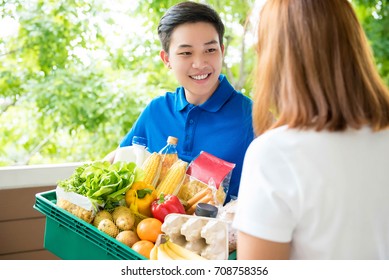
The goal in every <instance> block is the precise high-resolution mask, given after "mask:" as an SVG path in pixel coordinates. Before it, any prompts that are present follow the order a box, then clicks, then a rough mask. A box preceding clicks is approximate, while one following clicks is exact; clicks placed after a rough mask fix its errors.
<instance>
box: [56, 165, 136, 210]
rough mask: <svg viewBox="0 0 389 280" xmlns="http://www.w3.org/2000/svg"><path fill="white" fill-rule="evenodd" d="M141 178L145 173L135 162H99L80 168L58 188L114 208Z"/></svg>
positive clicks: (59, 184) (59, 183)
mask: <svg viewBox="0 0 389 280" xmlns="http://www.w3.org/2000/svg"><path fill="white" fill-rule="evenodd" d="M141 176H143V172H142V171H141V170H140V169H138V168H136V164H135V163H133V162H129V163H127V162H121V161H119V162H116V163H114V164H111V163H109V162H108V161H97V162H93V163H86V164H83V165H82V166H79V167H78V168H76V170H75V171H74V173H73V174H72V175H71V176H70V177H69V178H68V179H66V180H61V181H59V182H58V186H59V187H62V188H63V189H64V190H65V191H67V192H75V193H78V194H80V195H83V196H86V197H88V198H89V199H90V200H91V201H92V202H93V203H97V204H99V205H103V206H104V208H113V207H114V206H115V205H118V204H120V202H121V201H123V200H124V196H125V193H126V192H127V191H128V190H129V189H130V188H131V186H132V184H133V182H135V181H138V180H140V179H141V178H140V177H141Z"/></svg>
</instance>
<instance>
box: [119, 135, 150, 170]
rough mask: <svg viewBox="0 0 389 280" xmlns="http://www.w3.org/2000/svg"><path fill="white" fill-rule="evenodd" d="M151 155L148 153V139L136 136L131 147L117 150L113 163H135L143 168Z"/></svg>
mask: <svg viewBox="0 0 389 280" xmlns="http://www.w3.org/2000/svg"><path fill="white" fill-rule="evenodd" d="M149 155H150V153H149V152H148V151H147V139H146V138H143V137H140V136H134V137H133V138H132V145H131V146H126V147H120V148H118V149H117V151H116V155H115V159H114V161H113V163H115V162H118V161H125V162H135V164H136V165H137V166H141V165H142V164H143V162H144V161H145V160H146V158H147V157H148V156H149Z"/></svg>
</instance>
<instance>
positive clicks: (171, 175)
mask: <svg viewBox="0 0 389 280" xmlns="http://www.w3.org/2000/svg"><path fill="white" fill-rule="evenodd" d="M187 167H188V163H187V162H185V161H183V160H180V159H179V160H177V161H176V162H175V163H174V164H173V165H172V166H171V167H170V168H169V170H168V172H167V173H166V176H165V177H164V178H163V179H162V181H161V183H159V185H158V187H157V188H156V191H157V197H159V196H160V194H161V193H163V194H174V195H176V194H177V193H178V191H179V189H180V187H181V185H182V182H183V181H184V179H185V173H186V168H187Z"/></svg>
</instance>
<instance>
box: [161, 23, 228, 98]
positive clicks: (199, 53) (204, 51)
mask: <svg viewBox="0 0 389 280" xmlns="http://www.w3.org/2000/svg"><path fill="white" fill-rule="evenodd" d="M223 52H224V46H223V47H220V42H219V36H218V33H217V31H216V29H215V28H214V27H213V25H212V24H210V23H205V22H197V23H186V24H182V25H179V26H178V27H176V28H175V29H174V31H173V33H172V35H171V40H170V48H169V53H166V52H165V51H163V50H162V51H161V54H160V55H161V58H162V60H163V61H164V63H165V64H166V65H167V66H168V67H169V68H171V70H172V72H173V74H174V75H175V77H176V79H177V80H178V82H179V83H180V84H181V85H182V86H183V87H184V88H185V96H186V99H187V101H188V102H189V103H192V104H195V105H199V104H202V103H204V102H205V101H206V100H207V99H208V98H209V97H210V96H211V95H212V94H213V92H214V91H215V90H216V88H217V87H218V85H219V80H218V78H219V75H220V73H221V68H222V62H223Z"/></svg>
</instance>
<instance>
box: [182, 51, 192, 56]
mask: <svg viewBox="0 0 389 280" xmlns="http://www.w3.org/2000/svg"><path fill="white" fill-rule="evenodd" d="M179 55H185V56H186V55H191V53H190V52H181V53H179Z"/></svg>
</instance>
